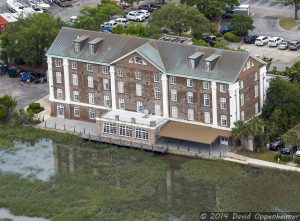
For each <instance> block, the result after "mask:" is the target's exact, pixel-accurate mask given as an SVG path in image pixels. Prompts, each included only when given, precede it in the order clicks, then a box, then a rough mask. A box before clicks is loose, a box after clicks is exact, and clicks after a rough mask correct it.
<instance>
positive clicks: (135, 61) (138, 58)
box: [133, 56, 142, 64]
mask: <svg viewBox="0 0 300 221" xmlns="http://www.w3.org/2000/svg"><path fill="white" fill-rule="evenodd" d="M133 61H134V63H135V64H142V58H140V57H138V56H136V57H134V58H133Z"/></svg>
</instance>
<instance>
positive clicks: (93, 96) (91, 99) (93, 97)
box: [89, 93, 95, 104]
mask: <svg viewBox="0 0 300 221" xmlns="http://www.w3.org/2000/svg"><path fill="white" fill-rule="evenodd" d="M89 103H90V104H94V103H95V95H94V94H93V93H89Z"/></svg>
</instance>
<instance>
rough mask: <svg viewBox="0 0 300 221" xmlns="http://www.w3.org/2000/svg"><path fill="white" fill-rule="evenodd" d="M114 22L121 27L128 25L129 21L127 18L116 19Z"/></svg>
mask: <svg viewBox="0 0 300 221" xmlns="http://www.w3.org/2000/svg"><path fill="white" fill-rule="evenodd" d="M116 22H117V24H118V25H122V26H123V27H127V26H128V25H130V21H129V20H128V19H127V18H117V19H116Z"/></svg>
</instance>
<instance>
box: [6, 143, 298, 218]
mask: <svg viewBox="0 0 300 221" xmlns="http://www.w3.org/2000/svg"><path fill="white" fill-rule="evenodd" d="M0 156H1V157H0V169H1V171H2V173H3V175H2V176H5V174H6V173H8V172H10V173H19V174H21V175H22V177H27V178H29V179H27V178H26V179H24V180H23V181H22V183H21V184H20V188H23V189H19V188H15V189H14V188H13V187H10V188H9V187H6V189H5V188H4V189H1V186H0V196H1V194H3V196H4V199H5V200H3V202H4V205H5V206H4V207H7V208H11V207H18V208H19V209H21V211H23V212H24V214H32V210H34V211H35V212H36V211H37V212H38V214H39V215H38V216H39V217H42V216H43V217H53V219H54V220H87V221H88V220H108V219H109V220H144V219H142V218H143V217H149V219H150V218H152V220H164V221H165V220H170V221H171V220H172V221H175V220H176V221H181V220H196V218H197V217H198V215H199V213H200V212H201V211H282V212H284V211H286V212H297V211H300V204H299V201H298V197H297V196H299V194H300V189H299V184H300V175H299V174H298V173H291V172H283V171H278V170H269V169H263V168H252V167H248V166H242V165H237V164H233V163H229V162H223V161H208V160H199V159H198V160H193V159H189V158H183V157H177V156H172V155H157V154H153V153H150V152H144V151H141V150H132V149H127V148H118V147H109V146H101V145H99V144H93V145H91V146H88V147H84V148H83V147H78V146H67V145H60V144H55V143H53V142H52V141H51V140H40V141H39V142H37V143H35V144H33V145H29V144H22V143H16V144H15V150H14V151H12V152H6V151H1V152H0ZM28 168H29V169H28ZM2 176H0V184H1V183H3V182H4V181H3V180H1V177H2ZM5 179H11V182H16V180H15V178H11V177H8V178H6V177H5ZM26 180H29V181H26ZM17 187H18V186H17ZM16 195H17V196H16ZM23 196H24V197H23ZM22 197H23V198H22ZM11 200H12V201H11ZM20 200H25V201H26V202H25V203H24V204H20V205H19V204H18V205H16V203H18V202H20ZM1 202H2V201H1V198H0V206H1ZM5 203H6V204H5ZM9 205H10V206H9ZM58 205H59V206H58ZM40 213H41V214H40ZM0 214H1V213H0ZM33 214H36V213H33ZM1 217H3V216H1V215H0V218H1Z"/></svg>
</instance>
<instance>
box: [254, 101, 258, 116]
mask: <svg viewBox="0 0 300 221" xmlns="http://www.w3.org/2000/svg"><path fill="white" fill-rule="evenodd" d="M258 112H259V109H258V103H257V102H256V103H255V114H258Z"/></svg>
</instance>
